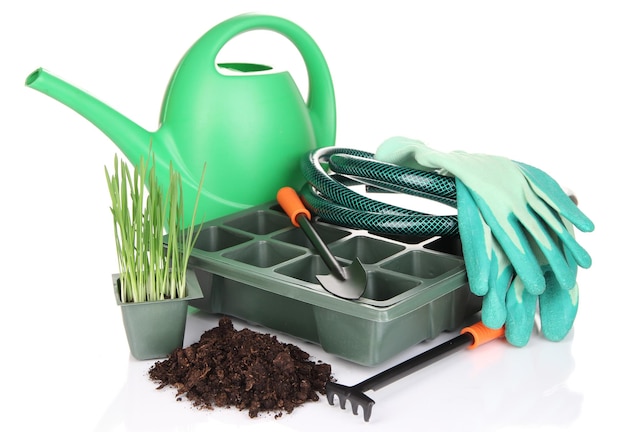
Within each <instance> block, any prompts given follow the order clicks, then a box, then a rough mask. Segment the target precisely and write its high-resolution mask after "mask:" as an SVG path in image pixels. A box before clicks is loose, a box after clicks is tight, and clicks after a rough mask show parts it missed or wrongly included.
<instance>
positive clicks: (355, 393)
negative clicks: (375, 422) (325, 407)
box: [326, 382, 375, 421]
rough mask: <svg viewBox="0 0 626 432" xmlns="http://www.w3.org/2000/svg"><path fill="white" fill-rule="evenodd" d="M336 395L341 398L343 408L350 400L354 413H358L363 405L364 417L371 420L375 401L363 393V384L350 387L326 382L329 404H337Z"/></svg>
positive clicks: (340, 404)
mask: <svg viewBox="0 0 626 432" xmlns="http://www.w3.org/2000/svg"><path fill="white" fill-rule="evenodd" d="M335 396H337V398H338V399H339V406H340V407H341V409H346V401H350V405H351V406H352V413H353V414H354V415H358V414H359V407H361V408H362V409H363V418H364V419H365V421H369V419H370V417H371V415H372V408H373V407H374V404H375V402H374V400H372V399H371V398H369V397H368V396H367V395H365V393H363V390H362V386H361V385H359V384H357V385H355V386H352V387H350V386H345V385H342V384H337V383H333V382H328V383H326V399H328V403H329V404H331V405H334V404H335Z"/></svg>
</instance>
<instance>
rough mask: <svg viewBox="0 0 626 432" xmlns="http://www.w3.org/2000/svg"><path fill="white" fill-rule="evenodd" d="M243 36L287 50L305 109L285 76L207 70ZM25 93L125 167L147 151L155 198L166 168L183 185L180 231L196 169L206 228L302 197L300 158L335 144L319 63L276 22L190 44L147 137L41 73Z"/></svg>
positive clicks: (303, 36) (223, 67)
mask: <svg viewBox="0 0 626 432" xmlns="http://www.w3.org/2000/svg"><path fill="white" fill-rule="evenodd" d="M250 30H271V31H275V32H277V33H279V34H281V35H283V36H285V37H286V38H288V39H289V40H290V41H291V42H292V43H293V44H294V45H295V46H296V48H297V49H298V50H299V52H300V54H301V55H302V57H303V59H304V62H305V65H306V70H307V74H308V81H309V94H308V97H307V101H306V102H305V101H304V100H303V98H302V95H301V94H300V91H299V89H298V87H297V85H296V84H295V82H294V80H293V79H292V77H291V75H290V74H289V73H288V72H273V71H272V68H271V67H269V66H264V65H259V64H250V63H227V64H216V58H217V55H218V53H219V51H220V50H221V49H222V47H223V46H224V45H225V44H226V43H227V42H228V41H229V40H231V39H232V38H234V37H235V36H237V35H239V34H241V33H244V32H247V31H250ZM26 85H27V86H28V87H31V88H34V89H36V90H38V91H40V92H42V93H45V94H47V95H48V96H51V97H52V98H54V99H56V100H58V101H59V102H61V103H63V104H65V105H67V106H68V107H70V108H72V109H73V110H75V111H76V112H78V113H79V114H81V115H82V116H83V117H85V118H86V119H87V120H89V121H90V122H92V123H93V124H94V125H95V126H97V127H98V128H99V129H100V130H101V131H102V132H104V133H105V134H106V135H107V136H108V137H109V138H110V139H111V140H112V141H113V142H114V143H115V144H116V145H117V146H118V147H119V149H120V150H121V151H122V153H123V154H124V155H125V156H126V157H127V158H128V160H129V162H130V163H131V164H133V165H135V166H136V165H138V163H139V160H140V158H141V157H142V156H143V157H144V158H147V157H148V156H149V154H150V148H152V152H153V155H154V157H155V159H156V174H157V178H158V179H159V182H160V183H161V184H162V186H163V187H164V188H167V186H168V184H167V182H168V181H169V164H170V161H172V163H173V165H174V168H175V169H177V170H178V171H179V172H180V173H181V176H182V178H183V183H184V189H183V193H184V196H185V198H186V199H185V201H184V203H185V204H184V205H185V214H186V216H185V218H186V223H187V224H189V223H190V219H191V213H192V210H193V205H194V201H195V196H196V193H197V190H198V184H199V181H200V177H201V175H202V170H203V167H204V164H205V162H206V166H207V168H206V174H205V180H204V183H203V190H202V197H201V200H200V204H199V208H198V214H197V219H196V220H198V219H199V220H205V221H207V220H211V219H213V218H217V217H220V216H223V215H226V214H230V213H234V212H236V211H240V210H243V209H246V208H249V207H251V206H253V205H257V204H262V203H265V202H269V201H271V200H273V199H275V196H276V191H277V190H279V189H280V188H281V187H283V186H285V185H291V186H292V187H294V188H299V187H301V186H302V184H303V183H304V178H303V177H302V174H301V172H300V169H299V160H300V158H301V157H302V156H303V155H305V154H306V153H307V152H309V151H311V150H314V149H315V148H319V147H326V146H332V145H334V143H335V134H336V108H335V94H334V89H333V83H332V79H331V76H330V72H329V70H328V65H327V64H326V60H325V59H324V56H323V54H322V52H321V51H320V49H319V47H318V46H317V44H316V43H315V41H314V40H313V39H312V38H311V37H310V36H309V35H308V34H307V33H306V32H305V31H304V30H303V29H302V28H301V27H299V26H297V25H296V24H294V23H292V22H290V21H288V20H285V19H283V18H279V17H275V16H268V15H257V14H244V15H239V16H235V17H233V18H230V19H228V20H226V21H223V22H222V23H220V24H218V25H216V26H215V27H213V28H212V29H210V30H209V31H208V32H206V33H205V34H204V35H203V36H202V37H201V38H200V39H198V41H197V42H196V43H195V44H194V45H193V46H192V47H191V48H190V49H189V50H188V51H187V53H186V54H185V56H184V57H183V58H182V59H181V61H180V63H179V64H178V66H177V68H176V69H175V71H174V73H173V75H172V77H171V79H170V82H169V84H168V87H167V90H166V92H165V97H164V99H163V105H162V107H161V115H160V122H159V127H158V129H157V130H156V131H155V132H149V131H147V130H145V129H143V128H142V127H140V126H138V125H137V124H136V123H134V122H133V121H131V120H129V119H128V118H127V117H125V116H123V115H121V114H120V113H118V112H117V111H115V110H113V109H112V108H111V107H109V106H108V105H106V104H104V103H102V102H101V101H99V100H97V99H95V98H94V97H92V96H90V95H89V94H87V93H85V92H84V91H82V90H80V89H78V88H76V87H74V86H72V85H70V84H68V83H67V82H65V81H63V80H61V79H60V78H58V77H56V76H54V75H52V74H50V73H49V72H47V71H46V70H44V69H41V68H40V69H37V70H35V71H34V72H33V73H31V74H30V75H29V76H28V78H27V79H26Z"/></svg>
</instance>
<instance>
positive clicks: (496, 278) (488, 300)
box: [482, 247, 513, 328]
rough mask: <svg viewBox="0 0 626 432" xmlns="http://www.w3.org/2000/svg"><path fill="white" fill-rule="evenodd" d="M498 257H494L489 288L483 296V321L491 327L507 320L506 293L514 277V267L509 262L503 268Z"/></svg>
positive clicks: (499, 325)
mask: <svg viewBox="0 0 626 432" xmlns="http://www.w3.org/2000/svg"><path fill="white" fill-rule="evenodd" d="M498 248H499V247H498ZM494 254H495V252H494ZM497 259H498V257H494V258H493V260H492V263H494V264H495V265H492V267H491V275H490V277H489V281H490V283H489V290H488V291H487V293H486V294H485V297H484V298H483V308H482V321H483V323H484V324H485V325H486V326H487V327H490V328H500V327H502V326H503V325H504V324H505V322H506V316H507V310H506V293H507V290H508V289H509V286H510V284H511V279H512V277H513V267H512V266H511V265H510V264H508V265H505V267H504V268H503V269H502V268H501V267H500V265H498V264H497ZM504 259H505V260H506V257H504ZM506 262H508V260H507V261H506Z"/></svg>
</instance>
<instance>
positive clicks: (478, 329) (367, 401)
mask: <svg viewBox="0 0 626 432" xmlns="http://www.w3.org/2000/svg"><path fill="white" fill-rule="evenodd" d="M502 336H504V327H502V328H499V329H490V328H489V327H487V326H485V325H484V324H483V323H482V322H477V323H476V324H473V325H471V326H469V327H465V328H464V329H463V330H461V334H460V335H458V336H456V337H454V338H452V339H450V340H449V341H447V342H444V343H442V344H439V345H437V346H436V347H434V348H431V349H429V350H428V351H424V352H423V353H421V354H418V355H416V356H415V357H411V358H410V359H408V360H405V361H404V362H402V363H399V364H397V365H395V366H393V367H391V368H389V369H387V370H384V371H382V372H380V373H378V374H376V375H374V376H373V377H371V378H368V379H366V380H365V381H362V382H360V383H358V384H355V385H353V386H346V385H342V384H339V383H336V382H331V381H328V382H327V383H326V398H327V399H328V403H329V404H331V405H334V400H335V397H337V398H338V399H339V406H340V407H341V408H342V409H346V402H347V401H350V405H351V406H352V413H353V414H355V415H357V414H358V407H359V406H360V407H361V408H362V409H363V419H364V420H365V421H369V419H370V416H371V415H372V407H373V406H374V400H373V399H371V398H370V397H369V396H367V395H366V394H365V392H366V391H368V390H378V389H380V388H382V387H384V386H386V385H388V384H391V383H393V382H395V381H397V380H399V379H400V378H404V377H405V376H407V375H409V374H411V373H413V372H415V371H417V370H419V369H422V368H425V367H426V366H428V365H431V364H433V363H435V362H436V361H437V360H439V359H441V358H443V357H446V356H448V355H450V354H452V353H453V352H456V351H458V350H460V349H461V348H463V347H466V346H467V347H468V348H469V349H473V348H476V347H478V346H480V345H483V344H485V343H487V342H489V341H492V340H494V339H498V338H500V337H502Z"/></svg>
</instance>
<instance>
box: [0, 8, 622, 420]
mask: <svg viewBox="0 0 626 432" xmlns="http://www.w3.org/2000/svg"><path fill="white" fill-rule="evenodd" d="M18 4H19V5H18ZM346 4H350V5H351V6H344V5H346ZM252 11H256V12H263V13H269V14H275V15H279V16H282V17H284V18H287V19H290V20H292V21H294V22H296V23H297V24H299V25H300V26H302V27H303V28H304V29H305V30H306V31H307V32H308V33H309V34H310V35H311V36H312V37H313V38H314V39H315V40H316V41H317V43H318V44H319V45H320V47H321V49H322V51H323V52H324V55H325V57H326V60H327V62H328V64H329V67H330V69H331V73H332V76H333V80H334V85H335V92H336V97H337V111H338V133H337V144H336V145H337V146H341V147H354V148H360V149H363V150H370V151H373V150H375V149H376V147H377V145H378V144H379V143H380V142H381V141H382V140H384V139H385V138H388V137H390V136H392V135H406V136H410V137H413V138H418V139H421V140H423V141H425V142H426V143H428V144H429V145H430V146H432V147H434V148H437V149H441V150H456V149H461V150H466V151H470V152H485V153H495V154H501V155H505V156H508V157H510V158H512V159H516V160H521V161H524V162H527V163H530V164H533V165H536V166H538V167H541V168H543V169H544V170H546V171H547V172H548V173H550V174H551V175H552V176H553V177H555V178H556V179H557V180H558V181H559V182H560V183H561V184H563V185H564V186H567V187H568V188H570V189H572V190H574V191H575V193H576V195H577V196H578V198H579V202H580V207H581V209H583V211H584V212H585V213H587V214H588V215H589V216H590V217H591V219H592V220H593V221H594V222H595V224H596V230H595V232H593V233H590V234H580V235H578V239H579V242H580V243H582V245H583V246H584V247H585V248H586V249H587V250H588V251H589V252H590V254H591V255H592V258H593V259H594V263H593V266H592V267H591V268H590V269H589V270H583V271H581V272H580V275H579V284H580V286H581V304H580V310H579V315H578V318H577V321H576V323H575V328H574V330H573V331H572V332H571V333H570V335H569V336H568V337H567V339H566V340H565V341H563V342H561V343H549V342H547V341H545V340H544V339H543V338H542V337H541V336H540V335H539V334H535V335H533V338H532V340H531V342H530V343H529V345H528V346H527V347H525V348H523V349H518V348H513V347H511V346H508V345H507V344H505V343H499V342H496V343H492V344H490V345H488V346H485V347H482V348H481V349H480V350H476V351H471V352H468V351H463V352H460V353H457V354H456V355H455V356H454V357H451V358H448V359H446V360H444V361H441V362H439V363H437V364H435V365H433V366H431V367H429V368H428V369H425V370H423V371H420V372H418V373H416V374H414V375H411V376H410V377H407V378H405V379H404V380H402V381H399V382H397V383H395V384H392V385H391V386H389V387H386V388H384V389H382V390H380V391H378V392H375V393H373V394H371V396H372V397H373V399H374V400H376V405H375V407H374V412H373V416H372V420H371V421H370V423H369V424H366V423H364V422H363V421H362V419H361V418H360V417H355V416H353V415H352V414H351V413H350V411H345V412H343V411H341V410H340V409H339V408H338V407H331V406H329V405H328V404H327V403H326V402H325V401H324V400H321V401H320V402H319V403H317V404H307V405H305V406H304V407H301V408H299V409H297V410H296V411H295V412H294V413H293V414H292V415H287V416H283V418H282V419H280V420H274V419H273V418H272V417H271V416H266V417H262V418H258V419H255V420H251V419H249V418H248V417H247V414H246V413H243V412H238V411H236V410H220V409H218V410H215V411H212V412H207V411H197V410H195V409H193V408H191V407H190V406H189V405H188V404H187V403H185V402H175V400H174V394H173V393H172V392H168V391H160V392H159V391H156V390H155V389H154V385H153V383H151V382H149V380H148V379H147V377H146V375H145V373H146V371H147V369H148V367H149V366H150V365H151V364H152V363H151V362H137V361H135V360H133V359H132V358H131V357H130V356H129V352H128V348H127V345H126V340H125V336H124V331H123V327H122V324H121V316H120V313H119V310H118V307H117V306H116V305H115V301H114V299H113V295H112V292H111V290H110V275H111V273H114V272H116V270H117V268H116V258H115V252H114V242H113V236H112V232H111V221H110V215H109V210H108V205H109V201H108V196H107V190H106V183H105V178H104V168H103V167H104V165H106V164H110V163H111V161H112V160H113V156H114V154H115V153H116V152H117V148H116V147H115V145H114V144H113V143H112V142H110V141H109V140H108V138H106V137H105V136H104V135H103V134H102V133H101V132H100V131H99V130H98V129H97V128H96V127H94V126H93V125H91V124H90V123H89V122H87V121H86V120H84V119H83V118H82V117H80V116H79V115H77V114H76V113H75V112H73V111H71V110H70V109H68V108H67V107H65V106H63V105H61V104H60V103H58V102H56V101H54V100H52V99H51V98H48V97H47V96H45V95H42V94H41V93H39V92H37V91H34V90H32V89H28V88H26V87H25V86H24V80H25V78H26V76H27V75H28V74H29V73H30V72H31V71H33V70H34V69H36V68H37V67H40V66H41V67H44V68H46V69H48V70H49V71H51V72H53V73H55V74H57V75H59V76H61V77H63V78H64V79H66V80H67V81H69V82H71V83H73V84H74V85H76V86H78V87H81V88H83V89H85V90H86V91H88V92H89V93H91V94H92V95H94V96H96V97H98V98H100V99H101V100H103V101H104V102H106V103H108V104H109V105H111V106H112V107H114V108H115V109H117V110H119V111H120V112H122V113H123V114H125V115H127V116H128V117H129V118H130V119H132V120H134V121H135V122H137V123H139V124H140V125H142V126H143V127H145V128H146V129H150V130H154V129H156V128H157V127H158V124H157V122H158V114H159V110H160V104H161V99H162V96H163V93H164V91H165V86H166V84H167V82H168V80H169V77H170V74H171V73H172V71H173V69H174V67H175V66H176V64H177V63H178V61H179V60H180V58H181V57H182V55H183V54H184V52H185V51H186V50H187V49H188V48H189V47H190V46H191V45H192V44H193V43H194V42H195V40H196V39H197V38H198V37H200V36H201V35H202V34H203V33H204V32H206V31H207V30H208V29H209V28H211V27H212V26H214V25H215V24H217V23H219V22H221V21H223V20H224V19H227V18H230V17H231V16H234V15H237V14H239V13H243V12H252ZM625 19H626V12H625V11H624V9H623V7H622V6H621V3H620V2H618V1H616V2H609V1H525V2H508V1H507V2H503V1H472V2H468V1H442V2H423V1H414V2H408V1H406V2H402V1H396V0H386V1H384V2H373V1H363V2H339V1H329V0H319V1H316V2H294V1H286V0H285V1H278V0H277V1H242V0H238V1H228V2H209V1H189V0H178V1H170V2H164V1H150V2H148V1H135V2H129V1H124V2H122V1H118V0H108V1H106V2H104V1H97V2H96V1H93V2H79V1H66V0H61V1H55V2H47V1H43V0H31V1H28V2H19V3H18V2H3V3H2V6H0V44H1V45H0V46H1V47H2V50H1V51H0V55H1V56H2V57H1V60H0V74H1V77H0V136H1V137H2V142H1V144H0V149H1V153H0V157H1V160H2V168H1V169H0V176H1V182H0V185H1V187H2V194H1V209H2V211H1V212H0V218H1V219H0V221H1V227H2V245H3V251H4V253H3V256H4V258H3V261H2V262H3V265H2V269H3V277H2V284H1V286H2V301H1V303H0V304H1V305H2V306H1V307H2V311H1V313H0V319H1V323H2V335H3V336H2V344H1V348H0V349H1V350H2V353H1V355H0V359H1V360H0V361H1V365H2V386H3V394H4V397H3V402H2V404H0V413H1V414H0V424H1V425H2V426H0V429H2V430H42V429H44V428H49V427H50V428H51V427H60V428H63V429H65V430H80V431H85V430H115V431H130V430H151V431H157V430H167V431H174V430H178V431H191V430H193V431H200V430H212V431H226V430H250V429H253V428H254V430H273V431H279V430H285V431H290V430H309V431H320V430H343V431H348V430H357V429H359V430H361V429H363V430H366V429H368V428H369V429H370V430H381V429H383V428H384V429H385V430H394V429H395V430H409V429H411V430H422V431H429V430H477V431H495V430H505V431H511V430H526V429H533V430H591V429H592V428H593V429H595V428H598V427H601V425H612V426H611V427H609V428H608V429H606V428H605V429H604V430H624V427H625V425H626V422H625V421H624V420H623V390H624V387H625V386H626V380H625V378H624V368H623V357H622V356H621V355H620V354H619V352H620V351H623V344H624V334H623V316H624V307H625V300H626V299H625V295H624V272H623V268H624V262H623V257H624V253H623V247H624V240H625V236H624V228H623V224H624V222H623V221H624V217H623V210H622V209H623V200H624V186H625V181H624V177H623V173H624V163H623V158H622V154H623V147H624V144H625V143H626V142H625V140H626V128H625V118H626V84H625V82H626V65H625V63H624V53H625V47H626V26H624V22H625ZM274 36H275V37H274ZM228 49H230V51H231V52H232V53H233V57H235V58H236V59H238V60H241V61H250V62H260V63H266V64H270V65H273V66H275V67H276V68H277V69H288V70H290V71H291V72H292V74H293V76H294V77H295V78H296V80H297V82H298V84H299V85H300V86H302V87H301V88H302V89H303V91H305V90H304V89H306V76H305V75H304V66H303V64H302V63H301V59H300V57H299V56H298V54H297V52H295V51H294V48H293V47H292V46H291V45H290V44H289V43H288V42H286V41H284V40H283V39H281V38H280V37H278V36H276V35H271V34H270V35H267V34H257V36H255V37H246V38H244V37H242V38H241V39H240V40H237V41H233V45H232V47H230V48H228ZM225 55H226V54H225ZM214 325H215V321H214V320H211V319H207V318H202V317H194V316H192V317H190V321H189V327H188V332H187V339H186V343H192V342H194V341H195V340H197V338H198V337H199V335H200V334H201V333H202V332H203V331H204V330H206V329H208V328H210V327H212V326H214ZM237 325H238V326H239V327H242V326H244V325H245V324H244V323H240V322H238V323H237ZM258 330H260V331H263V332H265V331H267V329H263V328H258ZM280 338H281V340H285V341H289V340H290V339H289V338H288V337H286V336H284V335H281V336H280ZM430 345H432V343H430V344H429V343H426V344H421V345H420V346H418V347H415V349H413V350H410V352H407V353H403V355H401V356H399V358H398V359H394V360H393V361H390V362H389V363H386V364H384V365H381V366H380V367H376V368H364V367H358V366H354V365H351V364H349V363H348V362H344V361H341V360H339V359H336V358H334V357H332V356H330V355H327V354H325V353H324V352H323V351H321V350H319V349H318V348H317V347H315V346H313V345H309V344H305V345H304V346H303V347H304V349H305V350H307V351H308V352H309V353H311V354H312V355H314V356H315V357H317V358H319V359H321V360H323V361H326V362H329V363H331V365H332V366H333V371H334V373H335V375H336V377H337V378H338V379H339V381H340V382H343V383H345V384H352V383H356V382H358V381H360V380H362V379H364V378H366V377H368V376H370V375H372V374H374V373H375V372H378V371H379V370H382V369H383V368H385V367H388V366H391V365H392V364H393V363H396V362H397V361H399V360H401V358H404V357H408V356H410V355H413V354H415V353H417V352H420V351H423V350H425V349H426V348H428V347H429V346H430ZM9 425H11V426H9Z"/></svg>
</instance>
